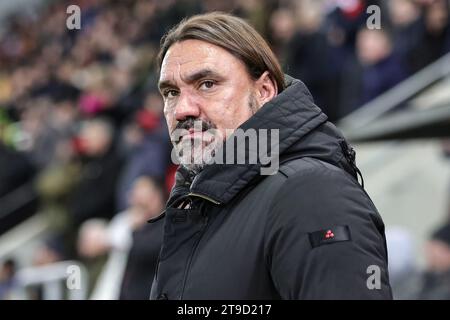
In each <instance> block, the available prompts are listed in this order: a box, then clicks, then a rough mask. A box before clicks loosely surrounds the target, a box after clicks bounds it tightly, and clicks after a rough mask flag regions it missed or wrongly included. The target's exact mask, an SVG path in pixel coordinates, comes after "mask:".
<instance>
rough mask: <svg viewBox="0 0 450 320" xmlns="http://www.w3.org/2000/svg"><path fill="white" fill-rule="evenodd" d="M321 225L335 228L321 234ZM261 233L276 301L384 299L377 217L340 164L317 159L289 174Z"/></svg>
mask: <svg viewBox="0 0 450 320" xmlns="http://www.w3.org/2000/svg"><path fill="white" fill-rule="evenodd" d="M328 230H330V231H332V232H333V230H336V233H339V234H336V237H334V238H332V237H330V239H328V238H326V232H327V231H328ZM343 230H344V231H345V230H347V231H348V232H344V231H343ZM265 231H266V234H265V255H266V262H267V265H268V269H269V270H270V273H271V277H272V279H273V282H274V285H275V287H276V289H277V291H278V292H279V294H280V296H281V298H282V299H392V293H391V288H390V286H389V279H388V278H389V277H388V271H387V250H386V243H385V236H384V225H383V222H382V220H381V218H380V216H379V214H378V212H377V210H376V208H375V206H374V205H373V203H372V201H371V200H370V198H369V197H368V195H367V194H366V193H365V191H364V190H363V189H362V188H361V187H360V185H359V184H358V182H357V181H356V180H355V179H354V178H353V177H351V176H350V175H349V174H347V173H346V172H344V171H343V170H341V169H339V168H337V167H332V166H331V165H330V166H328V165H323V164H320V163H319V164H314V165H311V166H310V167H308V168H307V169H306V170H302V171H301V172H297V173H295V174H293V175H292V176H289V177H288V178H287V180H286V181H285V183H284V184H283V185H282V186H281V188H280V189H279V190H278V192H277V194H276V195H275V197H274V200H273V203H272V206H271V210H270V212H269V217H268V220H267V225H266V230H265ZM333 236H334V234H333ZM343 240H345V241H343Z"/></svg>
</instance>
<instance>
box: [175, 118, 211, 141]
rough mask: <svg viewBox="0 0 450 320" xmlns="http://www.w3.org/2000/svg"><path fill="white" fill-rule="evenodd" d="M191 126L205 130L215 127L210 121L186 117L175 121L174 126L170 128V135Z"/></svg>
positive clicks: (188, 128)
mask: <svg viewBox="0 0 450 320" xmlns="http://www.w3.org/2000/svg"><path fill="white" fill-rule="evenodd" d="M192 128H195V129H198V128H201V130H202V131H206V130H209V129H216V128H217V127H216V126H215V125H214V124H213V123H212V122H211V121H208V120H202V119H196V118H194V117H187V118H186V119H184V120H182V121H180V122H178V123H177V125H176V126H175V128H174V129H173V130H172V132H171V135H173V134H174V132H176V131H177V130H190V129H192ZM179 139H181V137H179ZM179 139H178V140H179Z"/></svg>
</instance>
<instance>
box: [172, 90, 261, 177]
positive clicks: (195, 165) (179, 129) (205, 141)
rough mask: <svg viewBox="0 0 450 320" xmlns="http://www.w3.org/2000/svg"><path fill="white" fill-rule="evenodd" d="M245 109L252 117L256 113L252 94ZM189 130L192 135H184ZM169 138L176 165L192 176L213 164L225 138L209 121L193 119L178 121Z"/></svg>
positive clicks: (255, 102) (256, 107) (255, 101)
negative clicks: (174, 153) (182, 167)
mask: <svg viewBox="0 0 450 320" xmlns="http://www.w3.org/2000/svg"><path fill="white" fill-rule="evenodd" d="M247 107H248V108H249V109H250V110H251V113H252V115H253V114H255V113H256V111H258V102H257V100H256V98H255V96H254V95H253V94H251V95H250V96H249V99H248V103H247ZM191 129H194V132H195V133H194V135H189V134H186V133H188V132H189V130H191ZM228 131H229V130H228ZM171 137H172V143H173V145H174V149H175V151H176V153H177V157H178V159H177V160H178V163H179V164H180V165H182V166H184V167H185V168H187V169H188V170H189V171H191V172H193V173H194V175H196V174H198V173H199V172H201V171H202V170H203V169H204V168H205V167H206V166H208V165H210V164H213V163H214V160H215V158H214V157H215V155H216V153H217V150H218V149H219V148H221V147H223V144H224V142H225V139H226V138H227V137H226V136H224V135H223V134H222V133H221V132H220V131H219V130H217V126H216V125H215V124H214V123H212V122H211V121H209V120H202V119H195V118H193V117H187V118H186V119H185V120H183V121H180V122H179V123H178V124H177V126H176V127H175V129H174V131H173V132H172V133H171Z"/></svg>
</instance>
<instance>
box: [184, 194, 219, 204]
mask: <svg viewBox="0 0 450 320" xmlns="http://www.w3.org/2000/svg"><path fill="white" fill-rule="evenodd" d="M188 196H191V197H198V198H202V199H204V200H207V201H209V202H212V203H214V204H220V202H219V201H216V200H214V199H212V198H210V197H207V196H205V195H202V194H198V193H193V192H190V193H189V194H188Z"/></svg>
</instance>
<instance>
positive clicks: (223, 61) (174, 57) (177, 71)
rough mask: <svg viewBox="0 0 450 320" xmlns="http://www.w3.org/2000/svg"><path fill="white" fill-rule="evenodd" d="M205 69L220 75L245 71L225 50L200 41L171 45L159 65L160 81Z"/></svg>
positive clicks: (185, 41) (241, 64) (187, 41)
mask: <svg viewBox="0 0 450 320" xmlns="http://www.w3.org/2000/svg"><path fill="white" fill-rule="evenodd" d="M201 68H207V69H210V70H215V71H217V72H220V73H222V74H223V73H230V72H238V71H245V66H244V64H243V63H242V62H241V61H240V60H239V59H238V58H236V57H235V56H234V55H232V54H231V53H229V52H228V51H227V50H225V49H223V48H221V47H219V46H216V45H214V44H211V43H208V42H205V41H201V40H184V41H181V42H176V43H175V44H173V45H172V46H171V47H170V48H169V50H167V53H166V55H165V57H164V60H163V62H162V64H161V74H160V81H162V80H172V79H173V78H175V77H177V76H181V77H183V75H186V74H189V73H192V72H195V71H196V70H198V69H201Z"/></svg>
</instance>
